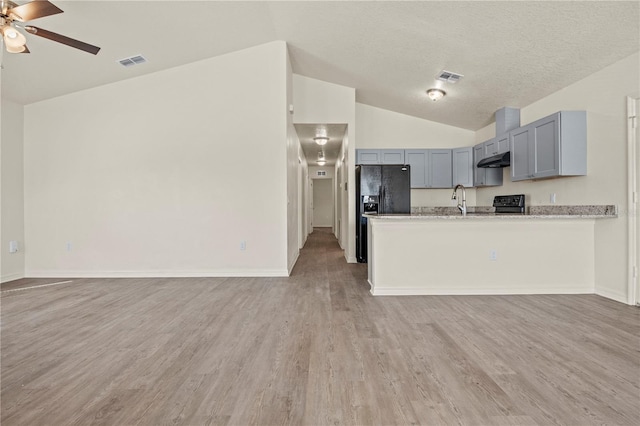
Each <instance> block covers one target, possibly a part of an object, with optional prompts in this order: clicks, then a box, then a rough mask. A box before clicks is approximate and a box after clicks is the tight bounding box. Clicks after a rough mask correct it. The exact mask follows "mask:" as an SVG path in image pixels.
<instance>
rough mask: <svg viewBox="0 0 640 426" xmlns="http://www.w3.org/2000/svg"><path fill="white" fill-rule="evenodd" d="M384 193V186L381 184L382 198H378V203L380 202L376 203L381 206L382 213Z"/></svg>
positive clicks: (383, 209)
mask: <svg viewBox="0 0 640 426" xmlns="http://www.w3.org/2000/svg"><path fill="white" fill-rule="evenodd" d="M384 193H385V187H384V186H383V187H382V198H380V200H379V203H380V204H378V205H379V206H382V207H381V209H382V214H384V211H385V208H384V195H385V194H384Z"/></svg>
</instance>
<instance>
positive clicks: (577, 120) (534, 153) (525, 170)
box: [510, 111, 587, 181]
mask: <svg viewBox="0 0 640 426" xmlns="http://www.w3.org/2000/svg"><path fill="white" fill-rule="evenodd" d="M510 144H511V180H513V181H518V180H525V179H542V178H548V177H555V176H581V175H586V174H587V115H586V112H585V111H561V112H558V113H555V114H552V115H550V116H548V117H545V118H542V119H540V120H537V121H534V122H533V123H531V124H528V125H526V126H524V127H521V128H519V129H516V130H514V131H512V132H510Z"/></svg>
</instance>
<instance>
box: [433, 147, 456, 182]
mask: <svg viewBox="0 0 640 426" xmlns="http://www.w3.org/2000/svg"><path fill="white" fill-rule="evenodd" d="M428 153H429V156H428V157H427V185H428V187H429V188H451V187H452V186H453V170H452V162H451V150H450V149H429V150H428Z"/></svg>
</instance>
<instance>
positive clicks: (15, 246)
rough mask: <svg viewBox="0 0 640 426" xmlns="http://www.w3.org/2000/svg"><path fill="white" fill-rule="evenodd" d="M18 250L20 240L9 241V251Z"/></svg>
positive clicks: (14, 251)
mask: <svg viewBox="0 0 640 426" xmlns="http://www.w3.org/2000/svg"><path fill="white" fill-rule="evenodd" d="M17 252H18V242H17V241H9V253H17Z"/></svg>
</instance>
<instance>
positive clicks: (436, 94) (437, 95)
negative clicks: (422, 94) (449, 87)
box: [427, 89, 447, 102]
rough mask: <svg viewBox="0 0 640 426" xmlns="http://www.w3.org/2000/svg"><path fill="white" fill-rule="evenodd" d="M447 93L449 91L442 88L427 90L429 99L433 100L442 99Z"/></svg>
mask: <svg viewBox="0 0 640 426" xmlns="http://www.w3.org/2000/svg"><path fill="white" fill-rule="evenodd" d="M446 94H447V92H445V91H444V90H442V89H429V90H427V95H428V96H429V99H431V100H432V101H433V102H435V101H438V100H440V99H442V98H443V97H444V95H446Z"/></svg>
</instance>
